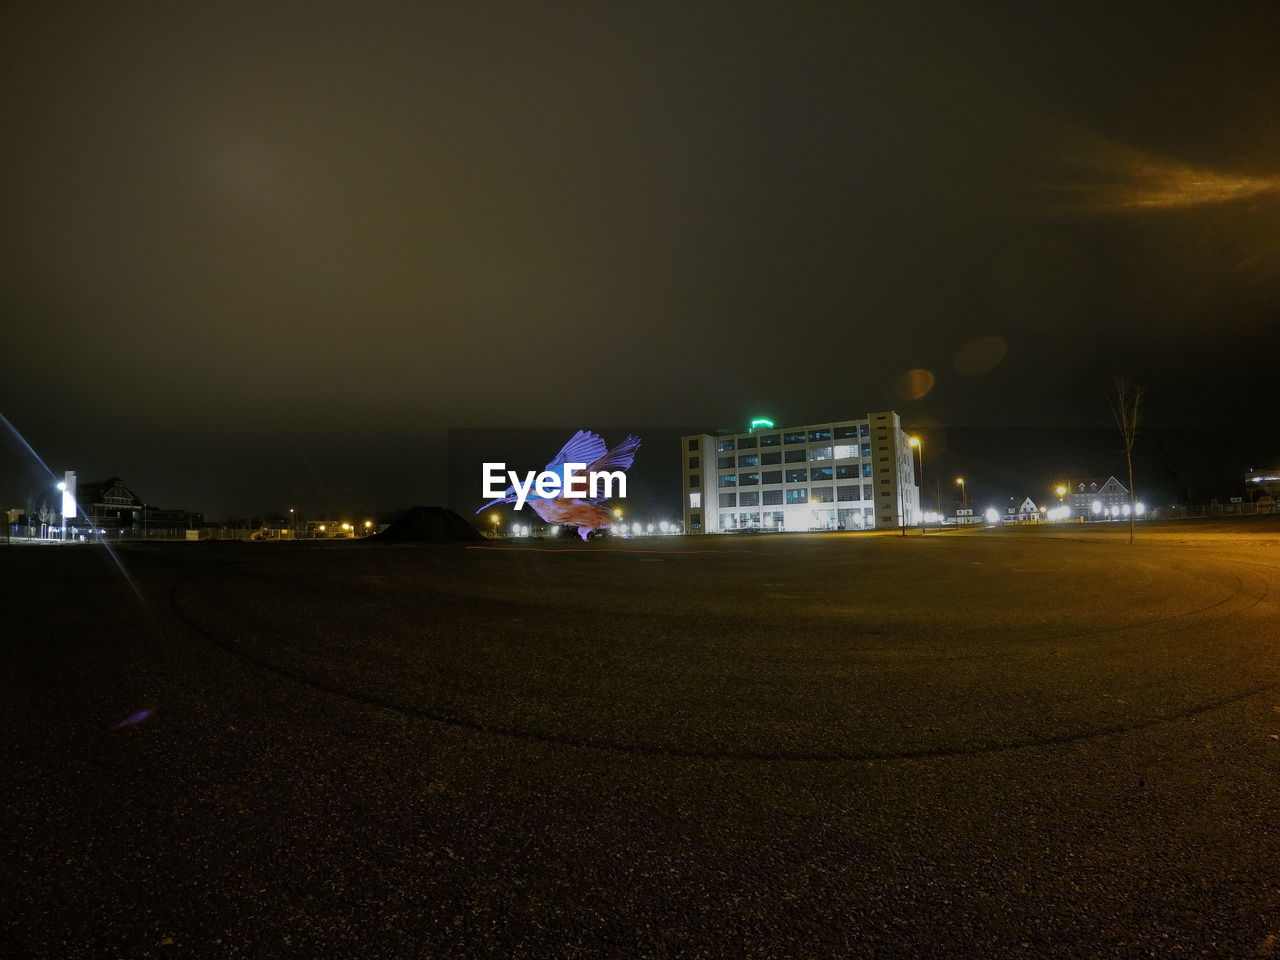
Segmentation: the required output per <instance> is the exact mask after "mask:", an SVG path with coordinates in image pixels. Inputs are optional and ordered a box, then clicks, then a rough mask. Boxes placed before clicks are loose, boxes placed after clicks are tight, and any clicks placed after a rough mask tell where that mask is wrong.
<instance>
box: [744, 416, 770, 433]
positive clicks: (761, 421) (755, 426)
mask: <svg viewBox="0 0 1280 960" xmlns="http://www.w3.org/2000/svg"><path fill="white" fill-rule="evenodd" d="M772 429H773V421H772V420H770V419H768V418H767V417H756V418H755V419H754V420H752V421H751V427H750V429H749V430H747V433H755V432H756V431H757V430H772Z"/></svg>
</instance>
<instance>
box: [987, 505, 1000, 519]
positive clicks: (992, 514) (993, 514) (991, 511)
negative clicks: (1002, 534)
mask: <svg viewBox="0 0 1280 960" xmlns="http://www.w3.org/2000/svg"><path fill="white" fill-rule="evenodd" d="M999 521H1000V513H999V511H997V510H996V508H995V507H987V523H998V522H999Z"/></svg>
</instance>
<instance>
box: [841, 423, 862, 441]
mask: <svg viewBox="0 0 1280 960" xmlns="http://www.w3.org/2000/svg"><path fill="white" fill-rule="evenodd" d="M857 436H858V425H857V424H856V423H850V424H847V425H846V426H843V427H836V439H837V440H854V439H856V438H857Z"/></svg>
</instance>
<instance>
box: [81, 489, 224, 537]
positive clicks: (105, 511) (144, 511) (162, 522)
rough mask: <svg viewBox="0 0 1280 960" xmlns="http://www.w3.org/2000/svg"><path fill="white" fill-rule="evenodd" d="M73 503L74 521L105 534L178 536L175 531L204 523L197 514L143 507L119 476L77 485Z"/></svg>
mask: <svg viewBox="0 0 1280 960" xmlns="http://www.w3.org/2000/svg"><path fill="white" fill-rule="evenodd" d="M76 501H77V503H76V505H77V507H78V511H79V514H80V516H79V517H78V518H77V521H76V522H77V523H80V522H83V523H85V524H87V525H92V526H93V527H95V528H96V529H99V530H105V531H107V533H108V535H114V536H126V537H144V536H156V537H163V536H180V535H181V534H179V533H178V531H181V530H194V529H198V528H199V527H200V526H201V525H202V524H203V523H204V514H201V513H193V512H192V511H190V510H164V509H161V508H159V507H153V506H150V505H148V504H146V503H145V502H143V500H142V498H140V497H139V496H138V495H137V494H135V493H134V492H133V491H132V490H130V489H129V487H128V486H126V485H125V482H124V481H123V480H121V479H120V478H119V477H111V478H109V479H107V480H100V481H98V482H96V483H81V484H79V486H78V487H77V488H76Z"/></svg>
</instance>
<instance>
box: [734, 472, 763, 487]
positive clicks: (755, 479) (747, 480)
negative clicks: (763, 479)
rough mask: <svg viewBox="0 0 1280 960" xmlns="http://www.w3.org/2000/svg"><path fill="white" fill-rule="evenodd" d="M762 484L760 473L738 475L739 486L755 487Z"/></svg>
mask: <svg viewBox="0 0 1280 960" xmlns="http://www.w3.org/2000/svg"><path fill="white" fill-rule="evenodd" d="M759 482H760V474H758V473H740V474H738V486H740V487H754V486H755V485H756V484H758V483H759Z"/></svg>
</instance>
